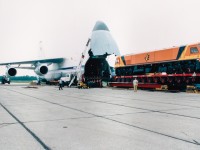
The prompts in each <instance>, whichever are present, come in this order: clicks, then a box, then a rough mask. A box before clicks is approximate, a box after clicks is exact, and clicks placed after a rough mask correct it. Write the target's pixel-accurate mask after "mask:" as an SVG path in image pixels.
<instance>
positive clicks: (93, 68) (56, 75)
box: [0, 21, 120, 82]
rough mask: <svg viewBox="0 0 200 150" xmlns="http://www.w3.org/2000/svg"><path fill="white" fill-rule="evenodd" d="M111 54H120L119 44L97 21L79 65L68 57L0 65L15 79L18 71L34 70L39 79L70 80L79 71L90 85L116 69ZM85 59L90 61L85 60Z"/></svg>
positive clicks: (7, 74)
mask: <svg viewBox="0 0 200 150" xmlns="http://www.w3.org/2000/svg"><path fill="white" fill-rule="evenodd" d="M111 55H115V56H117V55H120V53H119V49H118V47H117V44H116V42H115V40H114V39H113V37H112V36H111V34H110V31H109V29H108V27H107V26H106V24H105V23H103V22H101V21H97V22H96V24H95V26H94V28H93V30H92V35H91V38H90V39H89V40H88V42H87V44H86V49H85V50H84V52H83V53H82V56H81V60H80V63H79V64H78V65H73V64H72V60H69V59H65V58H52V59H40V60H30V61H20V62H8V63H0V65H1V66H2V65H4V66H6V68H7V70H6V77H12V76H15V75H16V74H17V69H31V70H34V72H35V73H36V74H37V75H38V77H39V79H40V80H45V81H47V82H48V81H50V80H58V79H60V78H62V77H68V76H69V75H71V74H73V75H77V71H79V72H82V74H83V76H84V80H86V81H87V82H89V81H94V82H96V81H99V80H101V81H103V80H109V79H110V77H111V76H110V75H111V74H112V72H113V71H112V69H113V68H112V67H110V65H109V63H108V61H107V58H108V57H109V56H111ZM85 58H87V60H86V61H83V59H85ZM84 62H85V63H84ZM27 65H28V66H27ZM29 65H30V66H29Z"/></svg>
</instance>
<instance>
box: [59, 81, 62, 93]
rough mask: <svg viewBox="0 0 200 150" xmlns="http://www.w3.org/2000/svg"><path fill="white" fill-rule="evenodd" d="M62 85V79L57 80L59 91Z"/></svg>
mask: <svg viewBox="0 0 200 150" xmlns="http://www.w3.org/2000/svg"><path fill="white" fill-rule="evenodd" d="M62 84H63V82H62V79H60V80H59V90H63V88H62V86H63V85H62Z"/></svg>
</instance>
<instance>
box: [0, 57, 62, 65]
mask: <svg viewBox="0 0 200 150" xmlns="http://www.w3.org/2000/svg"><path fill="white" fill-rule="evenodd" d="M63 61H64V58H52V59H40V60H31V61H19V62H8V63H0V66H4V65H21V64H33V65H34V64H36V63H62V62H63Z"/></svg>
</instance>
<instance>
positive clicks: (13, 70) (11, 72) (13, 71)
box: [6, 67, 17, 77]
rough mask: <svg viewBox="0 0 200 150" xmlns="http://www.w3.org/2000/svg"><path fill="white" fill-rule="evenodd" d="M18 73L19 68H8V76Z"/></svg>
mask: <svg viewBox="0 0 200 150" xmlns="http://www.w3.org/2000/svg"><path fill="white" fill-rule="evenodd" d="M16 74H17V70H16V69H15V68H12V67H9V68H7V70H6V76H8V77H13V76H15V75H16Z"/></svg>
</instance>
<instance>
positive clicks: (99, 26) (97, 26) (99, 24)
mask: <svg viewBox="0 0 200 150" xmlns="http://www.w3.org/2000/svg"><path fill="white" fill-rule="evenodd" d="M97 30H106V31H109V29H108V27H107V26H106V24H105V23H103V22H102V21H97V22H96V24H95V26H94V28H93V30H92V31H97Z"/></svg>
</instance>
